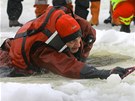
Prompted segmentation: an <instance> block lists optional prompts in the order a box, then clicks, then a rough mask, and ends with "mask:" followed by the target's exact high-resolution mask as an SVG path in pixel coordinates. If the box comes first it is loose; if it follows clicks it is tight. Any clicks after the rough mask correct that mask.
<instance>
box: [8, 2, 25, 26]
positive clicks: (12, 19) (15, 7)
mask: <svg viewBox="0 0 135 101" xmlns="http://www.w3.org/2000/svg"><path fill="white" fill-rule="evenodd" d="M22 1H23V0H8V3H7V14H8V19H9V27H17V26H19V27H21V26H22V25H23V24H21V23H20V22H19V21H18V20H19V18H20V16H21V14H22V9H23V6H22Z"/></svg>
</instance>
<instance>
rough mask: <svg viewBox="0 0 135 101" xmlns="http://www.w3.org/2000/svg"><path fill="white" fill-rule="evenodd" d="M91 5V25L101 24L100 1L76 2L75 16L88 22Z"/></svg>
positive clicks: (83, 0)
mask: <svg viewBox="0 0 135 101" xmlns="http://www.w3.org/2000/svg"><path fill="white" fill-rule="evenodd" d="M89 5H90V12H91V19H90V20H89V23H90V24H91V25H98V24H99V12H100V0H76V1H75V14H77V15H78V16H80V17H82V18H84V19H86V20H87V16H88V13H89V11H88V8H89Z"/></svg>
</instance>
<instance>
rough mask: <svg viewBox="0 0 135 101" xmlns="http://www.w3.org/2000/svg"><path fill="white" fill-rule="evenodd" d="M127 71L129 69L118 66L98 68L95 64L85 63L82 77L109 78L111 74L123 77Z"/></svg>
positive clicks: (81, 72) (81, 73)
mask: <svg viewBox="0 0 135 101" xmlns="http://www.w3.org/2000/svg"><path fill="white" fill-rule="evenodd" d="M126 73H127V70H126V69H124V68H121V67H116V68H114V69H112V70H98V69H96V68H95V67H93V66H88V65H85V66H84V68H83V69H82V70H81V71H80V76H81V78H85V79H90V78H100V79H107V77H109V76H110V75H111V74H119V76H120V77H121V78H122V77H123V76H124V75H125V74H126Z"/></svg>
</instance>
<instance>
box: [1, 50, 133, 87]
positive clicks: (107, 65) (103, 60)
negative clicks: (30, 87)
mask: <svg viewBox="0 0 135 101" xmlns="http://www.w3.org/2000/svg"><path fill="white" fill-rule="evenodd" d="M86 63H88V64H89V65H92V66H95V67H97V68H98V69H111V68H114V67H116V66H122V67H123V66H124V68H126V67H130V66H133V65H135V59H134V58H132V57H130V56H125V55H120V54H114V53H110V52H107V51H101V52H98V53H93V54H92V55H91V56H90V57H89V58H88V59H87V62H86ZM0 81H2V82H22V83H54V84H56V85H57V84H59V83H62V82H63V81H69V82H70V81H74V80H73V79H69V78H65V77H61V76H59V75H56V74H53V73H51V72H49V73H47V74H42V75H34V76H30V77H16V78H0ZM80 81H81V80H80ZM83 81H84V80H83ZM92 82H93V80H92ZM96 82H97V81H96ZM100 82H101V81H100Z"/></svg>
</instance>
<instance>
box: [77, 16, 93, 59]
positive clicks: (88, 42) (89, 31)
mask: <svg viewBox="0 0 135 101" xmlns="http://www.w3.org/2000/svg"><path fill="white" fill-rule="evenodd" d="M75 19H76V20H77V22H78V23H79V25H80V27H81V31H82V35H83V36H82V47H81V50H80V51H81V52H80V53H78V55H80V58H81V60H84V61H85V60H86V59H87V57H88V56H89V53H90V50H91V49H92V47H93V43H94V42H95V40H96V30H95V29H94V28H93V27H92V26H91V25H90V24H89V23H88V22H87V21H86V20H84V19H82V18H80V17H79V16H75Z"/></svg>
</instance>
